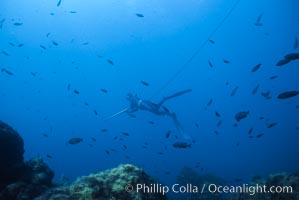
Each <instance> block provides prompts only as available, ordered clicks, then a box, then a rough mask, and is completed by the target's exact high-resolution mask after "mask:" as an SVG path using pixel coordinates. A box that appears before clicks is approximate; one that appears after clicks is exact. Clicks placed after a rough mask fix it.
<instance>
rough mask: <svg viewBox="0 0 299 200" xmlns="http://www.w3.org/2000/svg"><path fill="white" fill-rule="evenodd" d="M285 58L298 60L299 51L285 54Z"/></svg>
mask: <svg viewBox="0 0 299 200" xmlns="http://www.w3.org/2000/svg"><path fill="white" fill-rule="evenodd" d="M284 59H286V60H297V59H299V53H289V54H287V55H285V56H284Z"/></svg>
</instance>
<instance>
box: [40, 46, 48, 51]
mask: <svg viewBox="0 0 299 200" xmlns="http://www.w3.org/2000/svg"><path fill="white" fill-rule="evenodd" d="M39 46H40V47H41V48H42V49H44V50H46V49H47V48H46V47H45V46H44V45H39Z"/></svg>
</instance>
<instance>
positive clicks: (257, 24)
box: [254, 13, 263, 26]
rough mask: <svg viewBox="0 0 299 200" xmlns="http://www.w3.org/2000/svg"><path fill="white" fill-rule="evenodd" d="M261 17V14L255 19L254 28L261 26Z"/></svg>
mask: <svg viewBox="0 0 299 200" xmlns="http://www.w3.org/2000/svg"><path fill="white" fill-rule="evenodd" d="M262 16H263V13H262V14H260V15H259V16H258V17H257V19H256V22H255V23H254V25H255V26H263V24H262V23H261V19H262Z"/></svg>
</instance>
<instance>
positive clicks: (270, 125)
mask: <svg viewBox="0 0 299 200" xmlns="http://www.w3.org/2000/svg"><path fill="white" fill-rule="evenodd" d="M276 125H277V122H273V123H271V124H268V126H267V128H272V127H273V126H276Z"/></svg>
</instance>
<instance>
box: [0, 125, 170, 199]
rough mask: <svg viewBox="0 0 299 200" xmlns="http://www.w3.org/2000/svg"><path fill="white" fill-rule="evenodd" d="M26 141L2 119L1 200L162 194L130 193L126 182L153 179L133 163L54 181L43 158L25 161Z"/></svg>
mask: <svg viewBox="0 0 299 200" xmlns="http://www.w3.org/2000/svg"><path fill="white" fill-rule="evenodd" d="M23 154H24V142H23V139H22V138H21V136H20V135H19V134H18V133H17V132H16V131H15V130H14V129H13V128H12V127H10V126H9V125H7V124H6V123H4V122H2V121H0V200H32V199H35V200H68V199H69V200H88V199H90V200H91V199H99V200H113V199H115V200H116V199H126V200H154V199H161V200H164V199H166V196H163V195H162V194H151V193H142V192H137V191H135V190H132V191H130V192H127V191H126V190H125V187H126V185H127V184H130V185H132V186H134V185H136V184H137V183H142V184H150V183H153V182H156V181H154V180H153V179H152V178H151V177H150V176H148V175H147V174H146V173H145V172H144V171H143V170H142V169H141V168H138V167H135V166H133V165H130V164H126V165H120V166H119V167H117V168H114V169H111V170H107V171H104V172H99V173H96V174H91V175H89V176H83V177H80V178H78V179H77V180H76V181H75V182H74V183H73V184H70V185H67V186H65V185H61V186H58V185H55V184H53V183H52V179H53V177H54V172H53V171H52V170H51V169H50V168H49V167H48V166H47V164H46V163H45V162H44V161H43V159H42V158H33V159H31V160H28V161H24V159H23Z"/></svg>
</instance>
